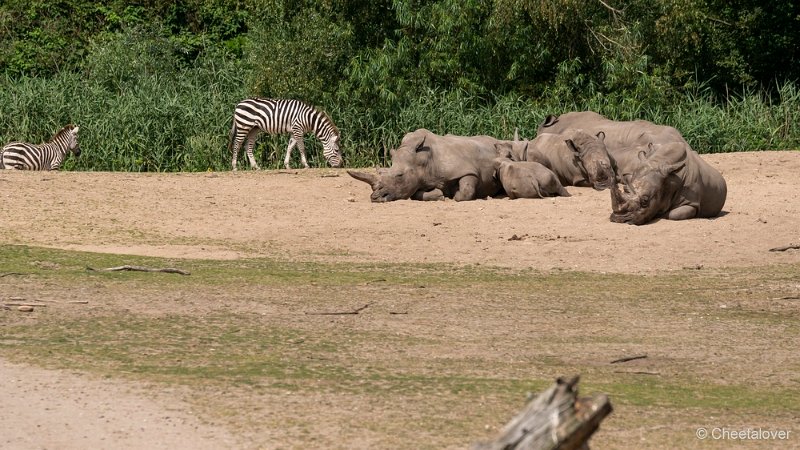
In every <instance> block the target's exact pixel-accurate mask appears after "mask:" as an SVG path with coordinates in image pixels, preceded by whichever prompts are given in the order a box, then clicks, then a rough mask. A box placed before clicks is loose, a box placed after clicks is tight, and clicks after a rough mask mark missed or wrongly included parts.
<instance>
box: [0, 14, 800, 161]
mask: <svg viewBox="0 0 800 450" xmlns="http://www.w3.org/2000/svg"><path fill="white" fill-rule="evenodd" d="M799 30H800V6H798V5H797V4H796V3H795V2H789V1H778V2H771V3H769V4H761V3H755V2H753V1H751V0H739V1H735V2H721V1H716V0H712V1H705V2H694V1H680V2H677V1H674V0H647V1H644V0H624V1H623V0H619V1H605V2H582V1H577V0H547V1H534V0H494V1H492V2H484V1H478V0H468V1H456V0H378V1H368V0H330V1H328V0H326V1H324V2H321V1H311V0H245V1H239V0H237V1H234V0H170V1H166V2H135V3H130V2H118V1H116V0H114V1H104V2H99V3H98V2H93V3H89V2H86V1H85V0H66V1H63V2H57V3H56V4H51V3H48V2H43V1H41V0H34V1H31V2H21V1H19V0H10V1H8V2H4V3H2V4H1V5H0V73H2V75H1V76H0V85H1V86H0V105H2V108H0V139H2V140H3V141H10V140H28V141H34V142H40V141H43V140H47V139H49V138H50V136H51V135H52V133H53V132H54V131H56V130H57V129H59V128H60V127H61V126H63V124H65V123H68V122H74V123H78V124H79V125H80V126H81V129H82V132H81V141H82V148H83V149H84V152H83V155H82V156H81V158H80V160H70V161H69V162H68V163H67V164H66V165H65V167H66V168H68V169H69V168H75V169H80V170H131V171H164V170H166V171H177V170H209V169H211V170H223V169H227V168H228V167H229V164H230V163H229V160H228V159H229V158H228V154H227V142H228V130H229V128H230V120H231V113H232V111H233V107H234V105H235V104H236V102H237V101H239V100H241V99H242V98H244V97H247V96H253V95H258V96H271V97H291V98H300V99H303V100H306V101H308V102H310V103H312V104H315V105H318V106H319V107H321V108H322V109H324V110H326V111H327V112H328V113H329V114H330V115H331V116H332V117H333V118H334V120H335V121H336V123H337V125H338V126H339V128H340V129H341V130H342V133H343V136H342V148H343V150H344V152H345V157H346V162H347V164H348V165H372V164H383V163H386V161H385V154H386V152H387V150H388V149H389V148H391V147H393V146H396V145H397V144H398V142H399V140H400V138H401V137H402V135H403V134H404V133H406V132H408V131H411V130H414V129H416V128H420V127H426V128H429V129H431V130H433V131H435V132H440V133H458V134H490V135H495V136H498V137H509V136H511V134H512V133H513V131H514V129H515V128H519V130H520V132H521V133H522V134H523V135H524V136H528V137H532V136H533V135H534V134H535V131H536V128H537V125H538V123H539V122H540V121H541V120H542V119H543V118H544V117H545V116H546V115H547V114H552V113H561V112H565V111H571V110H584V109H592V110H596V111H598V112H601V113H603V114H605V115H607V116H609V117H612V118H615V119H619V120H629V119H647V120H652V121H655V122H658V123H665V124H669V125H673V126H675V127H677V128H678V129H680V130H681V131H682V132H683V133H684V134H685V135H686V137H687V139H688V140H689V142H690V143H691V144H692V145H693V146H694V147H695V148H696V149H697V150H698V151H701V152H719V151H739V150H753V149H785V148H797V147H798V145H800V142H799V141H800V129H798V122H799V121H798V111H800V94H798V86H797V82H798V78H800V63H799V62H798V61H800V55H798V49H800V31H799ZM287 141H288V138H287V137H285V136H281V137H264V138H262V139H261V140H260V144H259V147H258V154H259V158H260V159H261V162H262V166H264V167H279V165H280V163H281V160H282V155H283V152H284V151H285V148H286V144H287ZM306 147H307V148H308V149H309V154H310V159H311V161H310V162H311V164H312V165H317V166H324V164H325V162H324V159H322V158H321V145H320V143H319V142H318V141H317V140H315V139H313V138H311V137H308V138H307V141H306Z"/></svg>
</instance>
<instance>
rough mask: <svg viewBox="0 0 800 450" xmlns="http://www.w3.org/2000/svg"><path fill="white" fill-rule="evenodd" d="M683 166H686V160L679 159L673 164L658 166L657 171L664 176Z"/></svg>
mask: <svg viewBox="0 0 800 450" xmlns="http://www.w3.org/2000/svg"><path fill="white" fill-rule="evenodd" d="M684 167H686V161H681V162H678V163H675V164H662V165H661V166H660V167H659V168H658V171H659V172H661V174H662V175H664V176H665V177H666V176H669V175H671V174H673V173H675V172H677V171H679V170H681V169H683V168H684Z"/></svg>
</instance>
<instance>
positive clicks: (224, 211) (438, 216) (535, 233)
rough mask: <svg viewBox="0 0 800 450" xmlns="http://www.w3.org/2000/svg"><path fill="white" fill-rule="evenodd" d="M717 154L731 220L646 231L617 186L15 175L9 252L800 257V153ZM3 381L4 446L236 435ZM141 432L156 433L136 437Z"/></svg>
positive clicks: (165, 409) (506, 261)
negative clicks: (436, 186)
mask: <svg viewBox="0 0 800 450" xmlns="http://www.w3.org/2000/svg"><path fill="white" fill-rule="evenodd" d="M703 157H704V158H705V159H706V160H707V161H709V162H710V163H711V164H712V165H713V166H714V167H716V168H717V169H719V170H720V171H721V172H722V174H723V175H724V177H725V179H726V181H727V183H728V198H727V202H726V204H725V207H724V208H723V214H722V215H721V216H720V217H718V218H715V219H710V220H709V219H695V220H691V221H685V222H672V221H666V220H661V221H657V222H655V223H652V224H649V225H646V226H640V227H636V226H630V225H621V224H614V223H611V222H610V221H609V220H608V216H609V214H610V212H611V206H610V197H609V192H608V191H603V192H596V191H594V190H591V189H588V188H573V187H569V188H568V190H569V191H570V192H571V193H572V197H569V198H555V199H536V200H533V199H531V200H524V199H523V200H507V199H489V200H479V201H473V202H463V203H456V202H454V201H444V202H414V201H399V202H393V203H388V204H372V203H370V201H369V193H370V189H369V187H368V186H367V185H366V184H364V183H362V182H359V181H356V180H354V179H352V178H350V177H349V176H348V175H347V174H346V173H345V172H344V170H338V169H337V170H334V169H312V170H305V171H303V170H297V171H277V172H248V171H242V172H239V173H231V172H223V173H193V174H130V173H103V172H83V173H76V172H54V173H28V172H9V171H5V172H2V173H0V227H2V229H3V233H1V234H0V236H2V237H0V244H25V245H33V246H45V247H56V248H63V249H72V250H85V251H94V252H107V253H116V254H133V255H146V256H163V257H171V258H203V259H220V260H230V259H236V258H244V257H255V256H269V257H274V258H279V259H281V260H302V261H324V262H337V261H345V262H367V261H373V262H412V263H439V262H441V263H455V264H464V265H489V266H501V267H514V268H534V269H541V270H576V271H590V272H608V273H653V272H662V271H672V270H682V269H685V268H721V267H755V266H766V265H770V264H780V263H798V262H800V250H789V251H782V252H771V251H769V249H771V248H774V247H780V246H786V245H789V244H800V226H798V223H800V222H799V221H798V219H800V202H798V199H797V195H798V193H800V180H799V179H798V174H800V152H797V151H793V152H749V153H735V154H717V155H704V156H703ZM165 243H169V244H165ZM0 379H3V380H6V382H5V383H0V402H1V403H2V404H3V405H4V406H3V408H0V423H3V424H4V427H3V428H4V429H5V430H10V432H9V433H6V432H5V431H4V433H3V437H2V438H0V447H3V448H6V447H8V448H60V449H64V448H109V447H111V445H108V443H110V442H113V443H114V444H115V445H114V447H116V446H117V445H116V444H119V446H120V447H125V448H168V447H173V448H226V447H230V446H231V441H230V436H229V435H228V434H227V432H226V431H225V430H224V429H222V428H214V427H213V426H210V425H208V424H203V423H201V422H200V421H199V420H197V419H196V418H195V417H194V416H193V415H192V414H191V410H190V409H189V407H188V406H185V405H183V404H181V403H180V402H179V401H177V400H175V398H176V397H177V395H176V396H174V397H173V396H171V395H170V394H169V393H168V392H163V391H161V392H160V393H159V394H158V395H157V396H154V395H153V394H152V393H148V389H147V386H139V385H132V384H127V383H122V382H111V381H98V380H94V379H91V377H88V376H86V375H84V374H78V373H69V372H64V371H49V370H42V369H38V368H33V367H25V366H19V365H15V364H10V363H7V362H4V361H2V360H0ZM54 398H55V399H58V401H56V402H53V400H52V399H54ZM109 398H114V399H117V398H118V399H120V401H110V400H109ZM23 399H24V400H23ZM8 405H12V406H11V407H10V408H9V407H8ZM87 411H91V413H88V412H87ZM167 417H168V418H169V420H156V419H157V418H167ZM159 427H160V428H159ZM143 429H147V430H148V432H147V433H139V432H138V431H137V430H139V431H141V430H143ZM148 436H151V437H154V438H153V439H154V440H151V441H148V440H147V439H148V438H147V437H148ZM173 438H174V439H175V441H172V440H171V439H173ZM176 443H177V444H176ZM162 444H163V446H162V447H159V446H158V445H162Z"/></svg>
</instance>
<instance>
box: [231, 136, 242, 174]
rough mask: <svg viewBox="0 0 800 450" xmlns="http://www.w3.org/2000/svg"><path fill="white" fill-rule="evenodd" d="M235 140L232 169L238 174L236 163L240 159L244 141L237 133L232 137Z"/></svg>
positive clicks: (232, 151)
mask: <svg viewBox="0 0 800 450" xmlns="http://www.w3.org/2000/svg"><path fill="white" fill-rule="evenodd" d="M231 139H233V144H231V169H233V171H234V172H236V163H237V160H238V159H239V149H240V148H241V147H242V143H243V141H244V140H243V139H242V138H241V136H239V133H238V132H237V133H236V134H235V135H234V136H232V137H231Z"/></svg>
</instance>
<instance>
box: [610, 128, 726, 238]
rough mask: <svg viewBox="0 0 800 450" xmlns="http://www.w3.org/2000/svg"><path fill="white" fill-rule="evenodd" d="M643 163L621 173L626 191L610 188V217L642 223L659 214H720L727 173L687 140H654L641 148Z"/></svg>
mask: <svg viewBox="0 0 800 450" xmlns="http://www.w3.org/2000/svg"><path fill="white" fill-rule="evenodd" d="M636 154H637V158H638V159H639V162H640V164H639V165H638V167H637V168H636V169H635V170H634V171H633V172H632V173H630V174H624V175H622V179H623V181H624V183H625V186H626V190H625V192H621V191H620V190H619V188H618V187H617V185H616V184H615V185H614V186H613V187H612V188H611V209H612V211H613V212H612V213H611V217H610V219H611V221H612V222H619V223H630V224H634V225H642V224H645V223H647V222H649V221H651V220H653V219H656V218H661V217H663V218H666V219H669V220H684V219H691V218H694V217H715V216H717V215H718V214H719V213H720V211H721V210H722V207H723V205H725V198H726V196H727V192H728V188H727V185H726V184H725V179H724V178H722V175H721V174H720V173H719V172H718V171H717V170H716V169H714V168H713V167H711V166H710V165H709V164H708V163H706V162H705V161H703V160H702V159H701V158H700V156H699V155H698V154H697V153H696V152H695V151H694V150H692V149H691V148H690V147H689V145H688V144H686V143H682V142H669V143H665V144H649V145H648V146H642V147H640V148H639V151H637V152H636Z"/></svg>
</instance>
